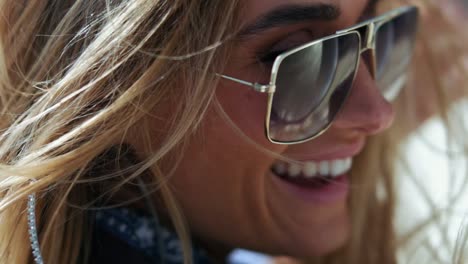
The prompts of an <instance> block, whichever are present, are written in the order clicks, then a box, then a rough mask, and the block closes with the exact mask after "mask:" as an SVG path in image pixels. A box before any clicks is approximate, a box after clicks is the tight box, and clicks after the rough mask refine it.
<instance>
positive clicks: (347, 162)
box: [273, 158, 352, 178]
mask: <svg viewBox="0 0 468 264" xmlns="http://www.w3.org/2000/svg"><path fill="white" fill-rule="evenodd" d="M351 166H352V159H351V158H345V159H340V160H329V161H321V162H314V161H306V162H304V163H303V164H301V165H299V164H296V163H294V164H292V163H284V162H277V163H275V164H274V165H273V171H274V172H275V173H276V174H278V175H281V176H287V177H291V178H297V177H300V176H302V177H306V178H313V177H319V176H331V177H336V176H340V175H342V174H344V173H345V172H347V171H349V170H350V169H351Z"/></svg>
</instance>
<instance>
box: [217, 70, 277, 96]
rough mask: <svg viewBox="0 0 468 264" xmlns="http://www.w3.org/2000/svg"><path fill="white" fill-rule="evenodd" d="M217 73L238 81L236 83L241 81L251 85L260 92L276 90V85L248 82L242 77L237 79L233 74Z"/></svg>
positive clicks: (243, 83) (222, 76)
mask: <svg viewBox="0 0 468 264" xmlns="http://www.w3.org/2000/svg"><path fill="white" fill-rule="evenodd" d="M216 75H217V76H219V77H221V78H223V79H226V80H229V81H233V82H236V83H240V84H242V85H245V86H249V87H251V88H253V89H254V90H255V91H257V92H260V93H269V92H274V90H275V86H274V85H270V84H259V83H251V82H247V81H244V80H241V79H237V78H234V77H231V76H227V75H223V74H218V73H217V74H216Z"/></svg>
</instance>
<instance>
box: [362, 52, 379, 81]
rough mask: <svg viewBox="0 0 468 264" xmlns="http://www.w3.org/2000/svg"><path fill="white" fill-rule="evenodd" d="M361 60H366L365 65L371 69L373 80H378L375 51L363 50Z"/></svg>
mask: <svg viewBox="0 0 468 264" xmlns="http://www.w3.org/2000/svg"><path fill="white" fill-rule="evenodd" d="M361 59H362V60H364V63H365V64H366V66H367V68H368V69H369V72H370V74H371V76H372V78H373V79H374V80H375V79H376V78H377V76H376V75H377V61H376V55H375V49H374V48H370V49H366V50H363V51H362V52H361Z"/></svg>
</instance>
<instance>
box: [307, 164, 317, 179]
mask: <svg viewBox="0 0 468 264" xmlns="http://www.w3.org/2000/svg"><path fill="white" fill-rule="evenodd" d="M316 174H317V164H316V163H315V162H306V163H305V165H304V176H306V177H307V178H311V177H314V176H315V175H316Z"/></svg>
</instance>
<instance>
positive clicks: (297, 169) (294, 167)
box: [288, 164, 302, 177]
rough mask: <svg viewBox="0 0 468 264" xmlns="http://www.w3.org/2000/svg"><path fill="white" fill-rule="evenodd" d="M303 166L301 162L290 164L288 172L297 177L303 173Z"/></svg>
mask: <svg viewBox="0 0 468 264" xmlns="http://www.w3.org/2000/svg"><path fill="white" fill-rule="evenodd" d="M301 172H302V168H301V166H300V165H299V164H290V165H289V168H288V173H289V176H290V177H297V176H299V174H301Z"/></svg>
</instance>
